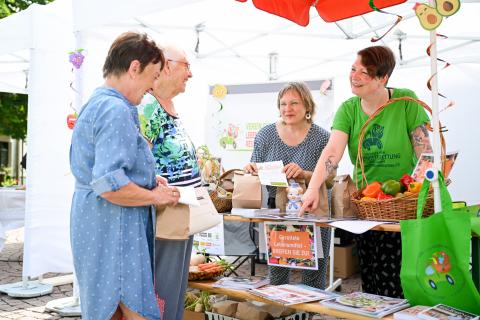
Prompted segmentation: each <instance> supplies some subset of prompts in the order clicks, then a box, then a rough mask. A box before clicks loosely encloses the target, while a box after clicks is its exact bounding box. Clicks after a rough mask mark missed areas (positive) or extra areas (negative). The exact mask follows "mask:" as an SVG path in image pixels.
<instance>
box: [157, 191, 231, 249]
mask: <svg viewBox="0 0 480 320" xmlns="http://www.w3.org/2000/svg"><path fill="white" fill-rule="evenodd" d="M195 195H196V196H197V200H198V202H199V204H200V205H199V206H188V205H185V204H180V203H179V204H177V205H176V206H174V207H172V206H168V207H158V206H157V208H156V209H157V222H156V230H155V237H156V238H158V239H170V240H186V239H188V237H189V236H191V235H193V234H195V233H198V232H202V231H205V230H208V229H210V228H212V227H213V226H215V225H217V224H219V223H221V222H222V221H223V217H222V215H219V214H218V212H217V210H216V209H215V206H214V205H213V202H212V200H211V199H210V196H209V195H208V191H207V189H206V188H203V187H200V188H195Z"/></svg>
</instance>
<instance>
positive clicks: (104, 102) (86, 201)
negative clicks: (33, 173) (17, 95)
mask: <svg viewBox="0 0 480 320" xmlns="http://www.w3.org/2000/svg"><path fill="white" fill-rule="evenodd" d="M70 167H71V170H72V173H73V175H74V176H75V179H76V184H75V193H74V195H73V200H72V209H71V221H70V237H71V243H72V252H73V260H74V267H75V272H76V276H77V278H78V283H79V287H80V299H81V308H82V318H83V319H88V320H90V319H110V318H111V316H112V315H113V313H114V312H115V310H116V308H117V306H118V304H119V303H120V302H123V303H124V304H125V305H126V306H127V307H128V308H130V309H131V310H132V311H134V312H137V313H139V314H140V315H142V316H143V317H145V318H147V319H160V310H159V307H158V304H157V300H156V297H155V292H154V286H153V276H152V252H153V239H154V237H153V223H152V210H151V208H150V206H138V207H123V206H119V205H115V204H112V203H110V202H108V201H107V200H105V199H104V198H102V197H100V195H101V194H102V193H104V192H108V191H116V190H118V189H120V188H121V187H123V186H125V185H127V184H128V183H130V182H133V183H135V184H137V185H139V186H140V187H143V188H147V189H153V188H154V187H155V185H156V180H155V170H154V158H153V156H152V153H151V152H150V149H149V147H148V144H147V142H146V141H145V139H144V138H143V137H142V135H141V134H140V132H139V121H138V114H137V110H136V107H134V106H133V105H132V104H131V103H130V102H129V101H128V100H127V99H126V98H125V97H124V96H123V95H122V94H120V93H119V92H118V91H116V90H114V89H112V88H106V87H101V88H98V89H96V90H95V92H94V93H93V95H92V97H91V98H90V100H89V101H88V102H87V104H86V105H85V106H84V108H83V109H82V111H81V113H80V115H79V117H78V120H77V122H76V124H75V128H74V131H73V136H72V145H71V148H70Z"/></svg>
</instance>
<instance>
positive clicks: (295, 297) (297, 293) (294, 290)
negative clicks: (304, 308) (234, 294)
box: [249, 284, 335, 305]
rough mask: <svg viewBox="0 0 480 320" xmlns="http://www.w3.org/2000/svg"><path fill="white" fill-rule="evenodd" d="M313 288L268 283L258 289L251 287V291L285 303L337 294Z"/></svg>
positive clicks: (307, 300) (314, 299) (320, 298)
mask: <svg viewBox="0 0 480 320" xmlns="http://www.w3.org/2000/svg"><path fill="white" fill-rule="evenodd" d="M312 289H314V288H311V287H308V286H304V285H303V286H299V285H292V284H282V285H279V286H272V285H266V286H263V287H260V288H257V289H251V290H250V291H249V292H250V293H252V294H254V295H256V296H259V297H262V298H265V299H267V300H271V301H274V302H277V303H280V304H284V305H292V304H298V303H305V302H311V301H318V300H323V299H329V298H332V296H334V295H335V294H332V293H331V292H326V291H318V290H312Z"/></svg>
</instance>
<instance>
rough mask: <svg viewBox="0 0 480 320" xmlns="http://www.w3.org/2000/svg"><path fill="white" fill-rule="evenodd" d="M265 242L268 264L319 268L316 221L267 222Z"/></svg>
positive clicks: (311, 268)
mask: <svg viewBox="0 0 480 320" xmlns="http://www.w3.org/2000/svg"><path fill="white" fill-rule="evenodd" d="M265 242H266V244H267V256H268V259H267V261H268V265H271V266H281V267H287V268H294V269H310V270H318V261H317V260H318V254H317V231H316V227H315V224H314V223H298V222H280V223H275V222H265ZM320 247H321V246H320ZM322 255H323V254H322Z"/></svg>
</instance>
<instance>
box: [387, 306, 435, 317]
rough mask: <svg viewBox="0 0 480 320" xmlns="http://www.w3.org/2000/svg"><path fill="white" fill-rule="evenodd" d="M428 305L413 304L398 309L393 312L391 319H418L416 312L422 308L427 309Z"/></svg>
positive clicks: (422, 309)
mask: <svg viewBox="0 0 480 320" xmlns="http://www.w3.org/2000/svg"><path fill="white" fill-rule="evenodd" d="M428 308H430V307H427V306H415V307H411V308H407V309H403V310H400V311H398V312H395V313H394V314H393V319H395V320H416V319H418V314H419V313H420V312H422V311H424V310H427V309H428Z"/></svg>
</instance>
